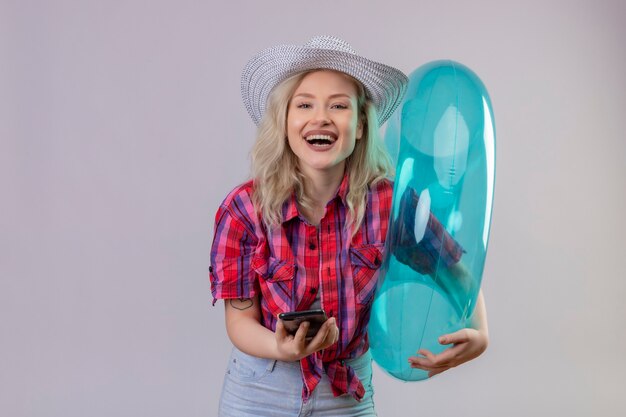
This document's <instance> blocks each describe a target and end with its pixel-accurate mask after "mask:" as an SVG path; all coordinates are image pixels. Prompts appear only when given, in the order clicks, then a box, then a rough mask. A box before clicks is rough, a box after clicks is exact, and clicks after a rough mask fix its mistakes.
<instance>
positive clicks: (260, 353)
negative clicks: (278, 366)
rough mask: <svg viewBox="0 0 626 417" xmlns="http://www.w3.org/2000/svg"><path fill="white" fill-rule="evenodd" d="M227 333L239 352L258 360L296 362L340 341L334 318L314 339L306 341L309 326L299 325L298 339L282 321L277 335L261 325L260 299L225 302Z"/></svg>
mask: <svg viewBox="0 0 626 417" xmlns="http://www.w3.org/2000/svg"><path fill="white" fill-rule="evenodd" d="M224 306H225V308H226V310H225V319H226V332H227V333H228V337H229V338H230V340H231V342H233V344H234V345H235V346H236V347H237V349H239V350H241V351H242V352H245V353H247V354H249V355H253V356H256V357H259V358H267V359H277V360H281V361H297V360H299V359H302V358H304V357H306V356H308V355H310V354H311V353H314V352H316V351H318V350H321V349H325V348H327V347H328V346H330V345H332V344H333V343H335V342H336V341H337V339H338V338H339V329H338V328H337V325H336V323H335V318H334V317H333V318H330V319H329V320H327V321H326V322H325V323H324V324H323V325H322V327H320V330H319V331H318V332H317V334H316V335H315V337H314V338H313V339H312V340H311V341H310V342H309V343H307V342H306V340H305V337H306V332H307V329H308V322H304V323H302V324H301V325H300V328H299V329H298V331H297V332H296V334H295V335H290V334H288V333H287V331H286V330H285V327H284V325H283V322H282V320H278V323H277V324H276V333H274V332H272V331H271V330H269V329H267V328H266V327H265V326H263V325H262V324H261V306H260V303H259V297H258V296H254V297H253V298H243V299H228V300H224Z"/></svg>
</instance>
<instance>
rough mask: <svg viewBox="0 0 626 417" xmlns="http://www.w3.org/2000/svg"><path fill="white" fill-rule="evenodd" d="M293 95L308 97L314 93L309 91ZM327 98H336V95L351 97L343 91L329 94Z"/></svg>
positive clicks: (312, 96)
mask: <svg viewBox="0 0 626 417" xmlns="http://www.w3.org/2000/svg"><path fill="white" fill-rule="evenodd" d="M294 97H308V98H315V95H313V94H310V93H299V94H296V95H295V96H294ZM328 97H329V98H336V97H347V98H352V97H351V96H350V95H349V94H344V93H336V94H331V95H329V96H328Z"/></svg>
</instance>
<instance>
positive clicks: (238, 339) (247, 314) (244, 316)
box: [224, 296, 280, 359]
mask: <svg viewBox="0 0 626 417" xmlns="http://www.w3.org/2000/svg"><path fill="white" fill-rule="evenodd" d="M224 306H225V308H226V310H225V319H226V332H227V333H228V337H229V338H230V341H231V342H232V343H233V345H235V346H236V347H237V349H239V350H241V351H242V352H245V353H247V354H249V355H253V356H256V357H258V358H267V359H280V358H279V353H278V350H277V348H276V337H275V335H274V332H272V331H271V330H269V329H268V328H266V327H265V326H263V325H262V324H261V308H260V303H259V298H258V297H257V296H255V297H253V298H245V299H231V300H224Z"/></svg>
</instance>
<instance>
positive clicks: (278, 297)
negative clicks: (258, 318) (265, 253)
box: [252, 256, 296, 310]
mask: <svg viewBox="0 0 626 417" xmlns="http://www.w3.org/2000/svg"><path fill="white" fill-rule="evenodd" d="M252 268H253V269H254V270H255V271H256V272H257V273H258V274H259V276H260V277H261V279H260V287H261V292H262V293H263V296H264V297H265V299H266V301H267V302H268V304H269V305H270V306H271V305H276V306H277V307H279V308H281V310H284V309H285V307H286V306H288V305H289V304H290V303H289V300H291V298H292V295H293V281H294V277H295V275H296V264H295V262H294V261H293V260H291V259H279V258H274V257H271V256H270V257H268V258H258V257H255V259H254V260H253V261H252Z"/></svg>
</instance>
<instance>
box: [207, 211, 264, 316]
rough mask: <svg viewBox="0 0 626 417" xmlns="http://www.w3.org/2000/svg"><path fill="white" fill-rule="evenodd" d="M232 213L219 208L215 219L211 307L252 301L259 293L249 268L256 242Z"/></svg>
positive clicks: (244, 223) (253, 273)
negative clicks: (232, 301)
mask: <svg viewBox="0 0 626 417" xmlns="http://www.w3.org/2000/svg"><path fill="white" fill-rule="evenodd" d="M233 212H234V210H231V209H230V208H229V207H227V206H224V205H222V206H220V208H219V209H218V211H217V214H216V216H215V229H214V230H215V234H214V237H213V245H212V247H211V266H210V267H209V279H210V281H211V294H212V295H213V305H215V302H216V301H217V299H228V298H252V297H253V296H254V295H256V294H257V292H258V282H257V275H256V272H255V271H254V269H253V268H252V260H253V257H254V255H255V248H256V247H257V243H258V239H257V237H256V236H255V234H254V231H252V230H250V228H249V227H247V226H246V222H245V220H244V219H241V218H238V217H236V216H235V215H233Z"/></svg>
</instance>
